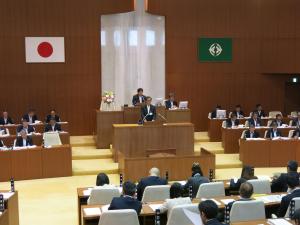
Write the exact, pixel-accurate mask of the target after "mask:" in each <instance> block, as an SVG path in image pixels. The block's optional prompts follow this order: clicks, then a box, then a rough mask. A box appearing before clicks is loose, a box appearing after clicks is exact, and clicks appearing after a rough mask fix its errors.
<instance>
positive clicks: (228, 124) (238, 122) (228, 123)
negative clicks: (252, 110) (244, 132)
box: [226, 118, 240, 127]
mask: <svg viewBox="0 0 300 225" xmlns="http://www.w3.org/2000/svg"><path fill="white" fill-rule="evenodd" d="M239 124H240V121H239V120H238V119H236V120H235V121H234V124H233V123H232V121H231V119H230V118H229V119H227V120H226V127H232V126H233V125H234V126H238V125H239Z"/></svg>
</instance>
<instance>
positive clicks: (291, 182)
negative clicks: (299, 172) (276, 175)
mask: <svg viewBox="0 0 300 225" xmlns="http://www.w3.org/2000/svg"><path fill="white" fill-rule="evenodd" d="M287 185H288V187H289V188H292V189H294V188H295V187H297V186H299V178H297V177H296V176H293V175H290V174H288V175H287Z"/></svg>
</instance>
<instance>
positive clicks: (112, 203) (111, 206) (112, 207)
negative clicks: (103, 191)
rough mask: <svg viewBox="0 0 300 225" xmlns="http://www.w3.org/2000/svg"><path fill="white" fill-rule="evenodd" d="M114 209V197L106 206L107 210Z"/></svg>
mask: <svg viewBox="0 0 300 225" xmlns="http://www.w3.org/2000/svg"><path fill="white" fill-rule="evenodd" d="M114 209H116V204H115V198H113V199H112V201H111V203H110V205H109V207H108V210H114Z"/></svg>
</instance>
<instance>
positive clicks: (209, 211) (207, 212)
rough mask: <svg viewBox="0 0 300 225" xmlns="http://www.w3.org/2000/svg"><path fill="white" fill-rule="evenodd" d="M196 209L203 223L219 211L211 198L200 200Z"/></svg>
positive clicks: (214, 216)
mask: <svg viewBox="0 0 300 225" xmlns="http://www.w3.org/2000/svg"><path fill="white" fill-rule="evenodd" d="M198 209H199V212H200V216H201V219H202V221H203V223H204V224H206V223H207V221H208V220H211V219H214V218H216V217H217V216H218V212H219V208H218V206H217V204H216V203H215V202H214V201H212V200H206V201H202V202H200V203H199V205H198Z"/></svg>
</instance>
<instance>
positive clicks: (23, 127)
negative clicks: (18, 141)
mask: <svg viewBox="0 0 300 225" xmlns="http://www.w3.org/2000/svg"><path fill="white" fill-rule="evenodd" d="M21 130H25V131H26V133H27V134H30V133H33V132H35V129H34V127H33V126H31V125H29V123H28V121H27V120H26V119H23V121H22V124H21V125H19V126H18V128H17V133H20V132H21Z"/></svg>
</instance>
